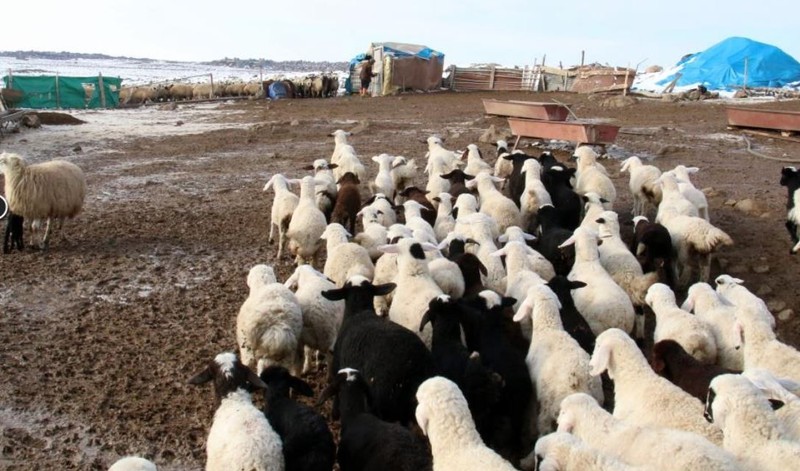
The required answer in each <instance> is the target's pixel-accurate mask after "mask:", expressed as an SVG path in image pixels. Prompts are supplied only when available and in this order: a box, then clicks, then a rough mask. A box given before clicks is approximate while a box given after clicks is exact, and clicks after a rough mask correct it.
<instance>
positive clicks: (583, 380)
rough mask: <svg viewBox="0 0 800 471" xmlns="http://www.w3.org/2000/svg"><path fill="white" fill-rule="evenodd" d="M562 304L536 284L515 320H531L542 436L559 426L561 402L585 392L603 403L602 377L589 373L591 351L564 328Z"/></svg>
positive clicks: (531, 365)
mask: <svg viewBox="0 0 800 471" xmlns="http://www.w3.org/2000/svg"><path fill="white" fill-rule="evenodd" d="M560 309H561V303H560V302H559V301H558V297H557V296H556V294H555V293H553V291H552V290H551V289H550V288H548V287H547V286H546V285H537V286H533V287H531V288H530V289H529V290H528V293H527V295H526V296H525V300H524V301H523V302H522V304H521V305H520V307H519V310H517V312H516V314H515V315H514V322H523V321H524V320H526V319H530V324H531V326H532V329H531V330H532V333H531V343H530V347H529V349H528V355H527V356H526V357H525V363H526V364H527V365H528V373H529V374H530V377H531V382H532V383H533V386H534V387H535V388H536V398H537V399H538V401H539V413H538V417H537V418H536V430H537V431H538V432H539V434H540V435H542V434H546V433H550V432H552V431H554V430H555V429H556V425H557V424H556V419H557V418H558V412H559V409H560V408H561V401H562V400H563V399H564V398H565V397H567V396H569V395H570V394H573V393H577V392H582V393H586V394H589V395H591V396H592V397H594V398H595V399H597V401H598V402H600V403H602V402H603V384H602V381H600V377H595V376H590V375H589V354H588V353H586V351H584V350H583V349H582V348H581V346H580V345H578V342H577V341H576V340H575V339H574V338H572V336H571V335H570V334H568V333H567V332H566V331H564V326H563V324H562V323H561V315H560V314H559V310H560Z"/></svg>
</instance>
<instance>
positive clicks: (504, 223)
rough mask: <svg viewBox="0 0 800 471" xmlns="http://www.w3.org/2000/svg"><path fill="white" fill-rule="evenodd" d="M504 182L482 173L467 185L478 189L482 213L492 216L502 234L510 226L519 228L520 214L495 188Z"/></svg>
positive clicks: (514, 205)
mask: <svg viewBox="0 0 800 471" xmlns="http://www.w3.org/2000/svg"><path fill="white" fill-rule="evenodd" d="M501 181H503V180H502V179H501V178H497V177H493V176H492V175H490V174H488V173H481V174H479V175H477V176H476V177H475V178H473V179H472V180H470V181H468V182H467V183H466V185H467V188H470V189H472V188H476V187H477V188H478V195H479V196H480V199H481V204H480V212H481V213H483V214H486V215H487V216H490V217H491V218H492V219H494V220H495V221H496V222H497V229H498V231H499V232H500V234H502V233H503V232H505V230H506V228H508V227H509V226H519V224H520V212H519V208H518V207H517V205H516V204H515V203H514V202H513V201H511V199H510V198H508V197H507V196H506V195H504V194H502V193H500V190H498V189H497V187H495V186H494V184H495V183H497V182H501Z"/></svg>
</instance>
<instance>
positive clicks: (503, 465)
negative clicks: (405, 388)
mask: <svg viewBox="0 0 800 471" xmlns="http://www.w3.org/2000/svg"><path fill="white" fill-rule="evenodd" d="M417 401H418V402H419V405H418V406H417V410H416V418H417V423H418V424H419V426H420V428H421V429H422V432H423V433H424V434H425V435H426V436H427V437H428V439H429V440H430V443H431V452H432V454H433V469H434V471H444V470H454V469H491V470H495V471H502V470H507V471H513V470H514V469H515V468H514V467H513V466H511V463H509V462H507V461H505V460H504V459H503V458H501V457H500V455H498V454H497V453H495V452H494V451H492V450H491V449H490V448H488V447H487V446H486V445H485V444H484V443H483V440H481V437H480V435H479V434H478V432H477V430H476V429H475V423H474V422H473V421H472V417H471V416H470V412H469V406H468V405H467V401H466V400H465V399H464V395H463V394H462V393H461V391H459V389H458V386H456V384H455V383H453V382H452V381H450V380H449V379H446V378H443V377H441V376H437V377H434V378H431V379H428V380H426V381H425V382H423V383H422V384H421V385H420V387H419V389H418V390H417Z"/></svg>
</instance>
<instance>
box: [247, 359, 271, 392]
mask: <svg viewBox="0 0 800 471" xmlns="http://www.w3.org/2000/svg"><path fill="white" fill-rule="evenodd" d="M242 366H243V367H244V369H245V372H246V375H247V381H248V382H249V383H250V384H252V385H253V386H255V387H257V388H260V389H267V383H265V382H264V381H262V380H261V378H259V377H258V375H257V374H256V373H255V371H253V370H251V369H250V368H248V367H246V366H244V365H242Z"/></svg>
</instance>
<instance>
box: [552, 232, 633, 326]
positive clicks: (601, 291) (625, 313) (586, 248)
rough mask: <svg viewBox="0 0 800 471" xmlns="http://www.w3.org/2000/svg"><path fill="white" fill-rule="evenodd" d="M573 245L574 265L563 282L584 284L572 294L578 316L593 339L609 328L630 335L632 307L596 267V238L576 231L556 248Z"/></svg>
mask: <svg viewBox="0 0 800 471" xmlns="http://www.w3.org/2000/svg"><path fill="white" fill-rule="evenodd" d="M573 244H574V245H575V264H574V265H573V266H572V270H571V271H570V272H569V275H567V278H568V279H570V280H580V281H583V282H584V283H586V284H587V286H586V287H585V288H581V289H580V290H577V291H576V292H575V293H573V294H572V297H573V299H574V300H575V307H577V308H578V312H580V313H581V314H582V315H583V317H584V318H586V322H588V323H589V325H590V326H591V327H592V332H594V334H595V335H600V333H601V332H603V331H604V330H606V329H610V328H612V327H616V328H619V329H622V330H623V331H625V332H631V331H632V330H633V324H634V310H633V304H631V301H630V299H629V298H628V295H627V294H626V293H625V291H624V290H623V289H622V288H620V287H619V285H618V284H617V283H615V282H614V280H613V279H612V278H611V276H610V275H609V274H608V272H607V271H606V270H605V269H604V268H603V266H602V265H600V255H599V253H598V250H597V234H595V233H593V232H591V231H588V230H586V229H583V228H580V227H579V228H578V229H576V230H575V232H574V233H573V235H572V237H570V238H569V239H567V240H566V241H565V242H564V243H563V244H561V245H560V246H559V248H562V247H565V246H568V245H573Z"/></svg>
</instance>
